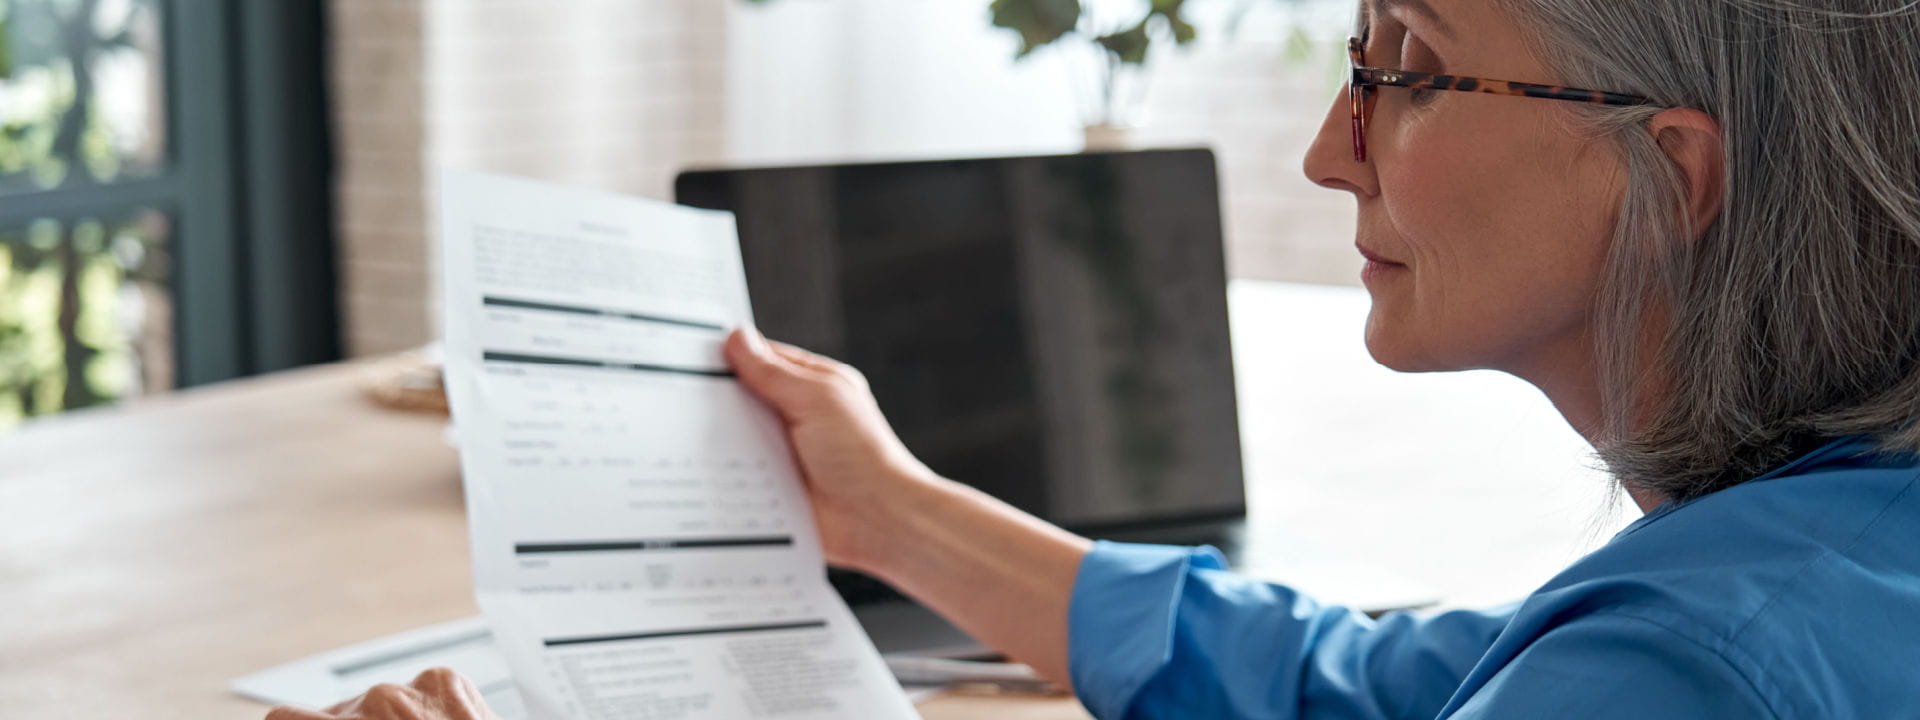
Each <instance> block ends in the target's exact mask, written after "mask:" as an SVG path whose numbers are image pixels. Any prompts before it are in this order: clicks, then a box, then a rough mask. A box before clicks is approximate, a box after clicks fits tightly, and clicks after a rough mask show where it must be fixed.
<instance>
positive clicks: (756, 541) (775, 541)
mask: <svg viewBox="0 0 1920 720" xmlns="http://www.w3.org/2000/svg"><path fill="white" fill-rule="evenodd" d="M792 544H793V536H791V535H768V536H765V537H720V538H678V539H674V538H666V539H652V540H597V541H593V542H543V543H515V544H514V546H513V552H514V553H515V554H518V555H535V554H540V553H576V552H619V551H630V550H699V549H703V548H735V547H785V546H789V545H792Z"/></svg>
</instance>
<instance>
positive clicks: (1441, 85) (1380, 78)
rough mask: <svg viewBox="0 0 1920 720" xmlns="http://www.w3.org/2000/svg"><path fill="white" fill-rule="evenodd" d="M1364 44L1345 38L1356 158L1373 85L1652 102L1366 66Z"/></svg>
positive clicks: (1362, 146)
mask: <svg viewBox="0 0 1920 720" xmlns="http://www.w3.org/2000/svg"><path fill="white" fill-rule="evenodd" d="M1366 53H1367V46H1366V43H1364V42H1361V40H1360V38H1347V62H1348V63H1349V64H1350V65H1351V66H1352V68H1351V69H1352V71H1353V72H1352V76H1351V79H1349V80H1348V82H1347V102H1349V103H1351V104H1352V105H1353V159H1354V161H1356V162H1366V161H1367V122H1368V121H1369V120H1370V119H1372V118H1371V116H1372V114H1373V104H1372V103H1371V102H1369V101H1368V97H1369V95H1370V94H1371V93H1372V92H1373V90H1374V88H1377V87H1380V86H1383V85H1385V86H1391V87H1403V88H1417V89H1421V90H1457V91H1460V92H1477V93H1491V94H1494V95H1519V96H1523V97H1535V98H1546V99H1548V100H1571V101H1574V102H1583V103H1593V104H1596V105H1652V104H1654V102H1653V101H1652V100H1648V99H1646V98H1643V97H1639V96H1636V95H1622V94H1620V93H1610V92H1601V91H1599V90H1581V89H1578V88H1570V87H1561V86H1558V85H1538V84H1534V83H1524V82H1514V81H1512V80H1489V79H1487V78H1476V77H1466V76H1462V75H1432V74H1428V73H1417V72H1407V71H1405V70H1388V69H1385V68H1376V67H1367V54H1366Z"/></svg>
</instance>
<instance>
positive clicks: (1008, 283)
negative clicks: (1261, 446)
mask: <svg viewBox="0 0 1920 720" xmlns="http://www.w3.org/2000/svg"><path fill="white" fill-rule="evenodd" d="M675 193H676V195H677V199H678V200H679V202H681V203H684V204H687V205H693V206H697V207H703V208H711V209H722V210H730V211H732V212H733V213H735V215H736V216H737V219H738V222H739V230H740V243H741V252H742V255H743V256H744V259H745V261H746V271H747V285H748V288H749V289H750V291H751V293H752V295H753V306H754V318H755V322H756V323H757V324H758V325H759V327H760V328H761V329H762V330H763V331H764V332H765V333H766V334H767V335H768V336H770V337H773V338H776V339H780V340H785V341H787V342H791V343H794V344H796V345H800V346H802V347H806V348H809V349H811V350H814V351H816V352H820V353H822V354H825V355H828V356H831V357H834V358H837V359H840V360H842V361H844V362H847V363H849V364H851V365H853V366H854V367H857V368H859V369H860V370H861V371H862V372H863V373H865V374H866V376H867V379H868V381H869V383H870V384H871V386H872V388H873V392H874V396H875V397H876V398H877V399H878V401H879V404H880V408H881V410H883V411H884V412H885V413H886V415H887V418H888V419H889V420H890V421H891V422H892V423H893V427H894V429H895V430H896V431H897V432H898V433H899V435H900V438H901V440H903V441H904V442H905V443H906V445H907V447H908V448H909V449H911V450H912V451H913V453H914V454H915V455H916V456H918V457H919V458H920V459H921V460H922V461H924V462H925V463H926V464H927V465H928V466H929V467H931V468H932V469H933V470H934V471H935V472H938V473H940V474H941V475H943V476H945V477H949V478H953V479H955V480H959V481H962V482H965V483H968V484H971V485H973V486H975V487H978V488H980V489H981V490H984V491H986V492H988V493H990V494H992V495H995V496H997V497H999V498H1001V499H1003V500H1005V501H1007V502H1009V503H1012V504H1013V505H1015V506H1017V507H1020V508H1021V509H1024V510H1027V511H1029V512H1032V513H1034V514H1036V515H1039V516H1040V517H1042V518H1045V519H1047V520H1049V521H1051V522H1054V523H1057V524H1060V525H1062V526H1065V527H1068V528H1071V529H1076V530H1080V531H1083V532H1085V531H1098V530H1101V529H1113V528H1122V527H1128V526H1153V525H1161V524H1169V523H1176V522H1180V521H1186V520H1209V519H1217V518H1226V517H1239V516H1241V515H1243V514H1244V513H1245V493H1244V491H1243V487H1242V478H1241V464H1240V436H1239V431H1238V418H1237V416H1236V410H1235V402H1234V385H1233V364H1232V358H1231V355H1230V349H1229V345H1228V337H1227V305H1226V272H1225V263H1224V259H1223V251H1222V238H1221V226H1220V201H1219V191H1218V186H1217V181H1216V176H1215V169H1214V161H1213V154H1212V152H1211V151H1208V150H1161V151H1144V152H1123V153H1088V154H1080V155H1068V156H1050V157H1015V158H990V159H969V160H947V161H933V162H901V163H873V164H858V165H826V166H816V167H782V168H755V169H726V170H694V171H688V172H685V173H682V174H681V175H680V177H679V179H678V182H677V184H676V188H675Z"/></svg>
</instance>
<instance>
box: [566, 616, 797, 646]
mask: <svg viewBox="0 0 1920 720" xmlns="http://www.w3.org/2000/svg"><path fill="white" fill-rule="evenodd" d="M826 626H827V621H825V620H805V621H802V622H790V623H775V624H771V625H726V626H721V627H704V628H689V629H685V630H662V631H660V632H648V633H630V634H626V635H589V636H585V637H569V638H548V639H546V640H543V641H541V644H543V645H546V646H547V647H558V646H561V645H586V644H589V643H604V642H623V641H627V640H659V639H663V638H674V637H687V636H690V635H721V634H727V633H752V632H773V631H776V630H811V629H815V628H823V627H826Z"/></svg>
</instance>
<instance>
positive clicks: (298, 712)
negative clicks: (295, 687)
mask: <svg viewBox="0 0 1920 720" xmlns="http://www.w3.org/2000/svg"><path fill="white" fill-rule="evenodd" d="M266 720H334V715H333V714H332V713H323V712H320V711H318V710H308V709H306V708H297V707H294V706H292V705H282V706H280V707H277V708H274V709H272V710H269V711H267V718H266Z"/></svg>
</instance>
